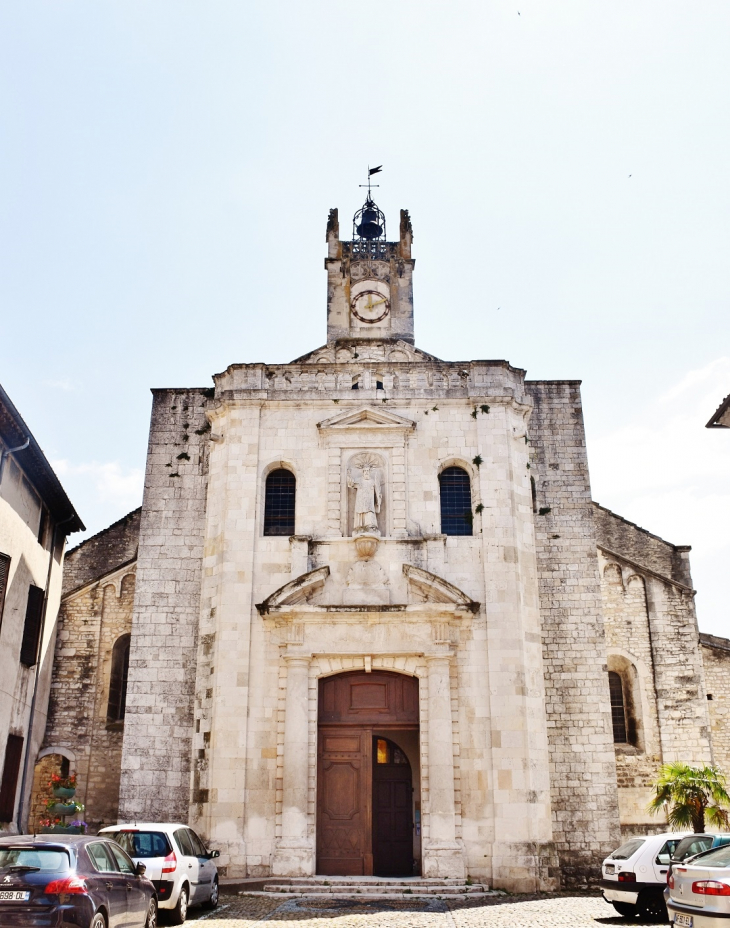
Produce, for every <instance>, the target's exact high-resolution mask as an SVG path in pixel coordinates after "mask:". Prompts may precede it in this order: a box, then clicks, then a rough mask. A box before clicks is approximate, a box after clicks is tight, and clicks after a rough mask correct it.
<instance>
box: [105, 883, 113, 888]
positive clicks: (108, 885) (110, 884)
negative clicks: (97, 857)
mask: <svg viewBox="0 0 730 928" xmlns="http://www.w3.org/2000/svg"><path fill="white" fill-rule="evenodd" d="M106 888H107V889H110V890H111V889H114V884H113V883H111V882H107V883H106Z"/></svg>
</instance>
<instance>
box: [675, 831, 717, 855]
mask: <svg viewBox="0 0 730 928" xmlns="http://www.w3.org/2000/svg"><path fill="white" fill-rule="evenodd" d="M711 847H712V837H711V835H690V836H689V838H682V840H681V841H680V842H679V844H678V845H677V846H676V848H675V849H674V853H673V854H672V860H684V859H685V858H687V857H693V856H694V855H695V854H701V853H702V851H706V850H707V849H708V848H711Z"/></svg>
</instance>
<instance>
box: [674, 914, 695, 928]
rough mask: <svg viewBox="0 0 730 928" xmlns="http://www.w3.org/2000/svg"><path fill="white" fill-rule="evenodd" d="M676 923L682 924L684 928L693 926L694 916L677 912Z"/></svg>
mask: <svg viewBox="0 0 730 928" xmlns="http://www.w3.org/2000/svg"><path fill="white" fill-rule="evenodd" d="M674 924H675V925H681V926H682V928H692V916H691V915H682V913H681V912H677V913H676V914H675V916H674Z"/></svg>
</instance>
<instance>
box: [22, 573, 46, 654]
mask: <svg viewBox="0 0 730 928" xmlns="http://www.w3.org/2000/svg"><path fill="white" fill-rule="evenodd" d="M42 618H43V590H42V589H41V588H40V587H39V586H31V587H30V588H29V590H28V606H27V607H26V610H25V625H24V626H23V643H22V644H21V646H20V663H21V664H25V666H26V667H32V666H33V665H34V664H35V662H36V661H37V660H38V645H39V644H40V638H41V619H42Z"/></svg>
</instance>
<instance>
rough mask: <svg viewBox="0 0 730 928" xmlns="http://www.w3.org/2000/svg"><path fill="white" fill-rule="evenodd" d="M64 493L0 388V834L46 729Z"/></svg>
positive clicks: (67, 523)
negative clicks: (0, 774)
mask: <svg viewBox="0 0 730 928" xmlns="http://www.w3.org/2000/svg"><path fill="white" fill-rule="evenodd" d="M83 528H84V526H83V523H82V522H81V519H80V518H79V517H78V515H77V514H76V511H75V510H74V507H73V506H72V504H71V501H70V500H69V498H68V497H67V496H66V493H65V492H64V490H63V487H62V486H61V484H60V482H59V480H58V478H57V477H56V475H55V474H54V472H53V470H52V469H51V465H50V464H49V463H48V461H47V460H46V457H45V455H44V454H43V452H42V451H41V449H40V447H39V445H38V442H37V441H36V440H35V438H34V437H33V435H32V434H31V432H30V429H29V428H28V426H27V425H26V424H25V422H24V421H23V419H22V418H21V416H20V413H19V412H18V410H17V409H16V408H15V406H14V405H13V403H12V402H11V400H10V397H9V396H8V395H7V393H6V392H5V391H4V390H3V389H2V387H0V758H1V759H2V766H1V768H0V769H1V771H2V779H0V833H15V832H17V831H18V830H22V829H23V827H24V825H25V823H26V821H27V818H28V800H29V797H30V789H31V777H32V773H33V765H34V764H35V762H36V759H37V755H38V750H39V748H40V744H41V741H42V739H43V733H44V730H45V727H46V707H47V705H48V692H49V687H50V683H51V670H52V660H53V648H54V644H55V638H56V616H57V613H58V604H59V600H60V596H61V571H62V563H63V551H64V546H65V541H66V536H67V535H69V534H71V533H72V532H78V531H82V530H83Z"/></svg>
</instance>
